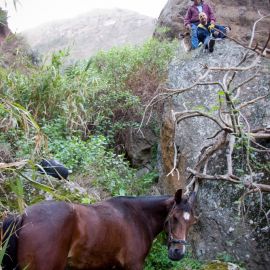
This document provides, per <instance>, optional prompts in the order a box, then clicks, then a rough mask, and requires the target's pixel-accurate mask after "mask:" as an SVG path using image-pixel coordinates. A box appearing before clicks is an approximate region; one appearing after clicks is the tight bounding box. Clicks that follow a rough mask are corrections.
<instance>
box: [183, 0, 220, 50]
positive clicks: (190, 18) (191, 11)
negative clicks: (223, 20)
mask: <svg viewBox="0 0 270 270" xmlns="http://www.w3.org/2000/svg"><path fill="white" fill-rule="evenodd" d="M192 1H194V4H193V5H192V6H190V7H189V8H188V10H187V13H186V15H185V18H184V25H185V27H186V28H187V29H188V30H189V31H190V35H191V49H196V48H198V46H199V40H198V36H197V26H198V24H199V23H200V20H199V14H200V13H201V12H204V13H205V14H206V15H207V18H208V22H209V23H211V24H215V22H216V18H215V16H214V13H213V10H212V8H211V7H210V6H209V5H208V4H206V3H205V2H204V1H203V0H192Z"/></svg>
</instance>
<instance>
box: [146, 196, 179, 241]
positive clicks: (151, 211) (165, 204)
mask: <svg viewBox="0 0 270 270" xmlns="http://www.w3.org/2000/svg"><path fill="white" fill-rule="evenodd" d="M173 203H174V200H173V197H168V198H164V200H157V201H153V202H149V203H145V205H142V212H143V213H144V215H145V217H146V219H147V222H146V225H147V226H148V229H149V231H150V232H151V234H152V237H153V238H154V237H156V236H157V235H158V234H159V233H160V232H161V231H162V230H163V229H164V223H165V221H166V218H167V216H168V214H169V212H170V210H171V208H172V205H173Z"/></svg>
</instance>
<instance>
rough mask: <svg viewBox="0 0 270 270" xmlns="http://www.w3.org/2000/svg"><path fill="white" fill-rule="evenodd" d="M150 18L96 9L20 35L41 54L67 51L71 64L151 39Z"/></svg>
mask: <svg viewBox="0 0 270 270" xmlns="http://www.w3.org/2000/svg"><path fill="white" fill-rule="evenodd" d="M154 28H155V20H154V19H153V18H150V17H147V16H144V15H141V14H138V13H136V12H133V11H128V10H122V9H112V10H105V9H97V10H94V11H92V12H90V13H87V14H83V15H80V16H78V17H75V18H72V19H65V20H61V21H57V22H52V23H50V24H45V25H42V26H40V27H37V28H34V29H31V30H28V31H26V32H24V33H23V35H24V36H25V38H26V40H27V41H28V43H29V44H30V46H31V47H32V48H33V49H34V50H37V51H39V52H40V53H42V54H47V53H51V52H53V51H58V50H60V49H64V48H67V47H70V49H71V51H70V53H71V56H70V58H71V59H73V60H77V59H84V58H88V57H90V56H91V55H93V54H95V53H96V52H97V51H98V50H101V49H102V50H108V49H110V48H112V47H114V46H121V45H125V44H140V43H142V42H144V41H145V40H146V39H148V38H149V37H151V36H152V34H153V31H154Z"/></svg>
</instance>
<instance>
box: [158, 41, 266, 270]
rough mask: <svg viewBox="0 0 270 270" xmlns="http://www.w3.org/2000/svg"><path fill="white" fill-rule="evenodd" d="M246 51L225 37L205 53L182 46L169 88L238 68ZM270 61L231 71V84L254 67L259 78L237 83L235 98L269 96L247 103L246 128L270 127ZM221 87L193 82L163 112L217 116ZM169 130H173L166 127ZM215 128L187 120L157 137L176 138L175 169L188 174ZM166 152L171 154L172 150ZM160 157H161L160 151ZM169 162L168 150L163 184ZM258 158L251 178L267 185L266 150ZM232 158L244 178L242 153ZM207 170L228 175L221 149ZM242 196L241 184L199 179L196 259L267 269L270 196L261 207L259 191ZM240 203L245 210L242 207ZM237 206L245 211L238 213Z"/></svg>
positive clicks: (215, 79)
mask: <svg viewBox="0 0 270 270" xmlns="http://www.w3.org/2000/svg"><path fill="white" fill-rule="evenodd" d="M245 52H246V50H245V49H244V48H243V47H241V46H239V45H237V44H235V43H234V42H231V41H229V40H220V41H217V42H216V46H215V50H214V52H213V53H212V54H210V53H207V52H204V50H203V48H199V49H198V50H195V51H192V52H191V53H188V54H186V53H184V52H183V51H182V49H181V47H180V48H179V51H178V53H177V56H176V57H175V59H174V60H173V62H172V63H171V65H170V67H169V78H168V87H169V88H171V89H179V88H181V89H182V88H187V87H189V86H190V85H192V84H193V83H195V82H196V81H197V80H198V78H199V77H200V76H202V75H203V74H204V73H205V72H206V70H205V69H204V67H205V66H211V67H223V68H224V67H230V66H236V65H237V63H239V62H240V61H241V59H242V57H243V55H244V54H245ZM254 59H255V58H254V57H251V58H250V59H248V61H247V62H246V63H245V64H244V66H249V65H250V64H251V63H253V61H254ZM269 65H270V61H269V60H268V59H266V58H261V60H260V62H259V69H258V68H255V69H250V70H247V71H245V72H241V71H238V72H236V74H235V78H234V81H233V86H236V85H240V84H241V82H244V81H246V80H247V79H248V78H250V77H251V76H252V75H253V74H254V73H255V72H256V70H257V71H258V77H257V78H255V79H253V80H251V81H250V82H248V83H247V84H244V85H243V86H242V87H241V90H240V91H239V93H238V95H237V99H238V100H239V101H241V102H247V101H249V100H253V99H255V98H256V97H258V96H264V95H267V94H268V97H266V98H264V99H261V100H260V101H259V102H254V103H253V104H250V106H247V107H246V109H244V110H243V119H246V120H247V121H248V122H249V125H250V126H249V128H250V129H256V128H267V127H269V125H270V106H269V105H270V99H269V92H270V73H269ZM223 76H224V72H221V71H219V72H209V74H208V75H207V76H206V77H205V79H204V82H206V81H208V82H222V81H223ZM219 91H220V88H219V87H218V85H215V84H213V85H197V86H196V87H194V88H192V90H191V91H185V92H184V93H182V94H179V95H177V96H174V97H173V99H172V100H170V101H168V103H167V104H165V109H164V115H165V116H166V115H168V114H170V113H171V111H174V112H183V111H187V110H203V111H205V112H207V113H209V114H211V115H216V114H218V110H217V108H216V105H217V103H218V92H219ZM168 119H169V118H168V117H164V120H163V123H164V124H166V123H167V122H168V121H169V120H170V119H169V120H168ZM166 121H167V122H166ZM243 121H245V120H243ZM170 130H173V129H172V128H170ZM216 131H217V125H216V124H215V123H214V122H213V121H211V120H210V119H208V118H203V117H195V118H192V119H186V120H183V121H181V122H180V123H179V124H178V125H177V127H176V130H175V135H174V132H171V136H169V137H168V136H167V138H165V137H164V138H161V144H164V145H166V143H164V142H163V140H164V139H166V140H167V145H169V144H171V141H170V140H174V142H175V143H176V145H175V149H177V151H178V157H179V159H178V161H179V162H180V165H179V164H178V165H177V166H178V167H177V168H178V169H179V171H181V172H186V171H187V167H190V168H193V166H194V165H195V163H196V162H197V159H198V156H199V155H200V153H201V152H200V151H201V150H202V149H203V148H204V146H206V145H209V144H211V142H212V143H213V142H214V140H215V138H212V139H206V138H211V137H213V135H214V134H215V133H216ZM165 135H166V134H165ZM167 135H168V134H167ZM168 140H169V141H168ZM269 145H270V143H269V142H266V146H268V147H269ZM161 150H162V147H161ZM167 153H168V154H170V152H167ZM256 155H257V154H256ZM162 156H164V155H163V154H162ZM167 160H169V162H167ZM172 160H173V155H172V154H171V158H170V159H169V158H168V157H167V159H163V163H166V162H167V163H166V164H163V170H165V171H166V170H167V171H166V173H164V171H163V172H162V175H163V177H165V179H164V178H163V179H162V181H163V182H164V181H166V174H167V172H168V169H166V168H167V167H172V165H171V164H172ZM259 160H260V161H259V164H258V170H257V171H256V170H255V171H254V175H253V177H254V179H255V178H256V180H258V182H261V183H267V184H269V183H270V175H269V173H267V170H266V171H264V170H263V169H262V167H263V165H266V164H269V162H270V156H269V153H268V154H267V153H265V154H263V157H262V159H259ZM234 162H235V166H234V168H233V169H234V172H235V174H237V175H238V176H240V178H241V179H242V180H243V179H244V178H245V177H246V175H245V173H244V172H243V171H242V172H241V153H234ZM260 164H261V165H262V166H261V165H260ZM266 166H267V165H266ZM208 173H209V174H212V175H215V174H226V155H225V152H224V150H220V151H218V152H217V153H216V155H215V156H214V157H212V158H211V159H210V160H209V163H208ZM184 175H185V176H187V175H188V174H187V173H185V174H184ZM244 194H245V191H244V188H243V185H241V184H240V185H234V184H230V183H228V182H226V181H223V182H221V181H220V180H219V181H218V180H211V181H210V180H203V181H202V182H201V185H200V188H199V192H198V196H197V212H198V214H200V215H201V216H200V220H199V223H198V224H197V225H195V226H194V230H193V233H191V235H190V242H191V243H192V250H193V252H194V254H195V255H196V256H197V257H198V258H200V259H214V258H217V257H222V256H223V257H222V258H226V257H227V258H230V259H231V260H235V261H238V262H239V261H240V262H243V263H244V265H245V266H246V268H247V269H250V270H251V269H256V270H266V269H269V268H268V267H269V264H270V249H269V247H270V236H269V232H270V227H269V223H268V222H269V216H268V217H267V215H265V213H266V212H267V211H268V210H269V207H270V194H269V193H265V194H264V195H263V200H262V208H260V199H259V197H260V196H259V194H257V195H256V194H253V195H249V196H244ZM241 203H242V204H241ZM243 203H244V204H243ZM244 206H245V210H243V207H244ZM241 209H242V210H243V212H241V211H240V210H241ZM260 209H261V210H260ZM243 213H244V214H243ZM268 215H269V212H268ZM267 220H268V222H267Z"/></svg>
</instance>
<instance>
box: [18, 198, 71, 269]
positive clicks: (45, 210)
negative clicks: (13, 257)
mask: <svg viewBox="0 0 270 270" xmlns="http://www.w3.org/2000/svg"><path fill="white" fill-rule="evenodd" d="M74 223H75V220H74V210H73V207H72V204H69V203H65V202H53V201H49V202H43V203H40V204H37V205H33V206H31V207H29V208H27V209H26V211H25V213H24V217H23V224H22V228H21V230H20V234H19V243H18V261H19V264H20V266H21V268H22V269H23V267H27V266H28V267H29V269H39V270H42V269H51V270H54V269H55V270H56V269H63V268H64V266H65V265H66V258H67V254H68V251H69V245H70V242H71V237H72V231H73V227H74ZM55 262H57V263H55Z"/></svg>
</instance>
